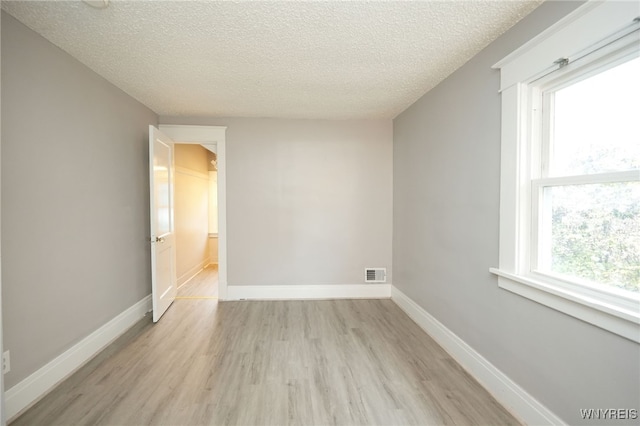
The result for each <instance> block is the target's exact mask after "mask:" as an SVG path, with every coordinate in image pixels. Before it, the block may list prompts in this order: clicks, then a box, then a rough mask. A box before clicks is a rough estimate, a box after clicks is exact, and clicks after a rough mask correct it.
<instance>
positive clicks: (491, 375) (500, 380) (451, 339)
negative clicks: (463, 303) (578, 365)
mask: <svg viewBox="0 0 640 426" xmlns="http://www.w3.org/2000/svg"><path fill="white" fill-rule="evenodd" d="M391 299H392V300H393V301H394V302H395V303H396V304H397V305H398V306H399V307H400V309H402V310H403V311H404V312H405V313H406V314H407V315H409V317H410V318H411V319H413V320H414V321H415V322H416V323H417V324H418V325H419V326H420V327H421V328H422V329H423V330H424V331H426V332H427V334H429V335H430V336H431V337H433V338H434V340H435V341H436V342H438V344H440V346H442V347H443V348H444V349H445V350H446V351H447V352H448V353H449V354H450V355H451V356H452V357H453V358H454V359H455V360H456V361H457V362H458V363H459V364H460V365H461V366H462V367H463V368H464V369H465V370H467V372H469V374H471V375H472V376H473V377H474V378H475V379H476V380H477V381H478V382H480V384H481V385H482V386H483V387H484V388H485V389H487V390H488V391H489V392H490V393H491V394H492V395H493V396H494V397H495V398H496V399H497V400H498V402H500V403H501V404H502V405H504V406H505V407H506V408H507V409H508V410H509V411H511V412H512V413H513V414H514V415H515V416H516V417H518V418H519V419H520V420H521V421H523V422H524V423H525V424H529V425H566V423H565V422H564V421H562V419H560V417H558V416H557V415H555V414H554V413H553V412H552V411H551V410H549V409H548V408H547V407H545V406H544V405H542V404H541V403H540V402H538V400H536V399H535V398H534V397H532V396H531V395H529V394H528V393H527V392H526V391H525V390H524V389H522V388H521V387H520V386H518V385H517V384H516V383H515V382H514V381H513V380H511V379H510V378H509V377H508V376H507V375H505V374H504V373H503V372H502V371H500V370H498V369H497V368H496V367H495V366H494V365H493V364H491V363H490V362H489V361H487V360H486V359H485V358H484V357H483V356H482V355H480V354H479V353H478V352H476V351H475V350H474V349H473V348H472V347H471V346H469V345H468V344H467V343H465V341H464V340H462V339H461V338H459V337H458V336H456V335H455V334H454V333H453V332H452V331H451V330H449V329H448V328H447V327H445V326H444V325H443V324H442V323H441V322H440V321H438V320H437V319H435V318H434V317H433V316H431V315H430V314H429V313H428V312H427V311H425V310H424V309H423V308H422V307H420V306H419V305H418V304H417V303H415V302H414V301H413V300H411V299H410V298H409V297H408V296H407V295H405V294H404V293H402V292H401V291H400V290H398V289H397V288H396V287H392V288H391Z"/></svg>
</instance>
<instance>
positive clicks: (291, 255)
mask: <svg viewBox="0 0 640 426" xmlns="http://www.w3.org/2000/svg"><path fill="white" fill-rule="evenodd" d="M161 123H163V124H196V125H219V126H227V127H228V128H227V137H226V141H227V143H226V146H227V148H226V166H227V236H228V237H227V238H228V242H227V252H228V283H229V285H230V286H243V285H309V284H336V285H339V284H360V283H364V268H365V267H386V268H388V273H389V281H390V280H391V221H392V206H391V203H392V196H391V179H392V171H391V166H392V123H391V121H390V120H379V121H327V120H279V119H253V118H246V119H243V118H220V119H204V118H201V119H198V118H180V117H162V118H161Z"/></svg>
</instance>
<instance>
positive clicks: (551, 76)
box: [491, 1, 640, 342]
mask: <svg viewBox="0 0 640 426" xmlns="http://www.w3.org/2000/svg"><path fill="white" fill-rule="evenodd" d="M637 15H638V10H637V6H635V5H633V6H631V7H629V4H628V3H621V2H613V1H605V2H602V3H595V2H594V3H587V4H586V5H585V6H583V7H581V8H579V9H577V10H576V11H575V12H574V13H573V14H571V15H569V16H568V17H567V18H565V19H564V20H562V21H560V22H559V23H558V24H556V25H555V26H554V27H552V28H550V29H549V30H547V31H546V32H545V33H543V34H541V35H540V36H538V37H537V38H536V39H534V40H532V42H530V43H528V44H527V45H525V46H523V47H522V48H521V49H519V50H517V51H516V52H514V53H513V54H512V55H509V56H508V57H507V58H505V59H504V60H503V61H501V62H500V63H498V64H497V65H496V68H500V70H501V86H502V87H501V91H502V99H503V117H502V119H503V122H502V125H503V133H502V177H501V211H500V265H499V267H498V268H492V269H491V271H492V272H494V273H496V274H497V275H498V276H499V279H498V281H499V285H500V287H502V288H505V289H507V290H510V291H513V292H515V293H517V294H520V295H522V296H525V297H528V298H530V299H533V300H536V301H538V302H540V303H543V304H545V305H547V306H550V307H552V308H554V309H557V310H560V311H562V312H565V313H567V314H569V315H572V316H575V317H578V318H580V319H583V320H585V321H587V322H590V323H592V324H595V325H597V326H600V327H602V328H605V329H607V330H610V331H612V332H615V333H617V334H620V335H622V336H624V337H626V338H629V339H631V340H634V341H636V342H640V130H639V128H638V124H637V123H638V117H640V79H639V78H638V77H637V76H638V75H640V37H639V33H640V30H639V29H640V22H639V20H638V19H637V18H638V17H637ZM593 28H597V29H598V30H595V31H594V30H593ZM586 29H589V30H588V31H587V30H586ZM594 32H595V33H597V34H593V33H594ZM583 34H589V35H588V36H583ZM576 35H578V37H576Z"/></svg>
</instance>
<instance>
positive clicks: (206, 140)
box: [158, 124, 227, 300]
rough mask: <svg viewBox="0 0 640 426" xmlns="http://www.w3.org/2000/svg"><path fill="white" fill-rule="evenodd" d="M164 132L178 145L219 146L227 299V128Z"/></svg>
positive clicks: (164, 128) (222, 273) (221, 283)
mask: <svg viewBox="0 0 640 426" xmlns="http://www.w3.org/2000/svg"><path fill="white" fill-rule="evenodd" d="M158 127H159V129H160V131H161V132H162V133H164V134H165V135H167V136H169V137H170V138H171V139H173V140H174V142H175V143H182V144H193V145H202V146H204V147H205V148H207V149H209V150H211V147H207V145H216V148H215V152H216V154H217V168H218V294H219V296H218V297H219V299H220V300H226V299H227V175H226V171H227V167H226V131H227V128H226V127H224V126H187V125H176V124H161V125H159V126H158Z"/></svg>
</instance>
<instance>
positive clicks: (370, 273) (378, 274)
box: [364, 268, 387, 283]
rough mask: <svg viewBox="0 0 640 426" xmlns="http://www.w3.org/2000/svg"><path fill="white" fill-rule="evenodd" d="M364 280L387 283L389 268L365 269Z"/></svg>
mask: <svg viewBox="0 0 640 426" xmlns="http://www.w3.org/2000/svg"><path fill="white" fill-rule="evenodd" d="M364 282H366V283H386V282H387V268H366V269H365V270H364Z"/></svg>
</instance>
